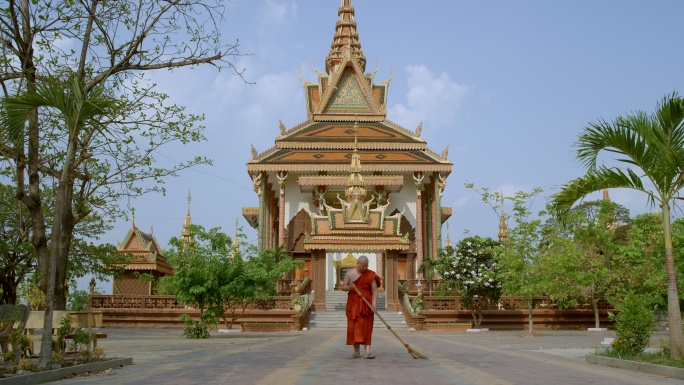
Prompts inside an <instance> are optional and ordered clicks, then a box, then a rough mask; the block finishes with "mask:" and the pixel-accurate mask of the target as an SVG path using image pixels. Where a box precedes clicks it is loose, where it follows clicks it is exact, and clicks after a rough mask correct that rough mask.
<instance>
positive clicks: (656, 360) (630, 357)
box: [596, 349, 684, 368]
mask: <svg viewBox="0 0 684 385" xmlns="http://www.w3.org/2000/svg"><path fill="white" fill-rule="evenodd" d="M596 355H597V356H603V357H610V358H617V359H620V360H627V361H637V362H645V363H648V364H654V365H665V366H672V367H675V368H684V358H678V359H674V360H673V359H671V358H670V357H668V356H665V355H663V354H662V353H661V352H657V353H648V352H643V353H639V354H618V353H617V352H616V351H615V350H612V349H609V350H606V351H597V352H596Z"/></svg>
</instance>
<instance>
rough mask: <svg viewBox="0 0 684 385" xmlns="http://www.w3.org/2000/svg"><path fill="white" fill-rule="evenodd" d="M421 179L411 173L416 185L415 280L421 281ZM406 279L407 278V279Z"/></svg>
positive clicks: (420, 175) (416, 174)
mask: <svg viewBox="0 0 684 385" xmlns="http://www.w3.org/2000/svg"><path fill="white" fill-rule="evenodd" d="M423 178H424V175H423V173H422V172H414V173H413V182H414V183H415V185H416V273H417V274H416V278H417V279H423V274H422V273H420V265H421V264H422V263H423V199H422V194H423ZM407 278H408V277H407Z"/></svg>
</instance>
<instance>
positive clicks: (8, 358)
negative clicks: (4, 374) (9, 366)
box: [2, 350, 17, 362]
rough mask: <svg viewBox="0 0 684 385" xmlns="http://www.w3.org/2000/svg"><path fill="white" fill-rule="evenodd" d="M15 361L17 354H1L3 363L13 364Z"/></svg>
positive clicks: (9, 352) (11, 351)
mask: <svg viewBox="0 0 684 385" xmlns="http://www.w3.org/2000/svg"><path fill="white" fill-rule="evenodd" d="M16 359H17V353H15V352H14V351H13V350H8V351H6V352H4V353H2V360H3V361H5V362H14V361H16Z"/></svg>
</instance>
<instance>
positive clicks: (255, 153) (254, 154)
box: [250, 144, 259, 159]
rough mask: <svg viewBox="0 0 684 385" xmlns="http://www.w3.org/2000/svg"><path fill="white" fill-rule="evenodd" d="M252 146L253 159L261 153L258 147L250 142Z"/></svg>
mask: <svg viewBox="0 0 684 385" xmlns="http://www.w3.org/2000/svg"><path fill="white" fill-rule="evenodd" d="M250 146H252V159H256V158H257V156H259V153H258V152H257V150H256V148H254V145H253V144H250Z"/></svg>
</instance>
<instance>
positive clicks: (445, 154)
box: [442, 144, 449, 159]
mask: <svg viewBox="0 0 684 385" xmlns="http://www.w3.org/2000/svg"><path fill="white" fill-rule="evenodd" d="M447 156H449V145H448V144H447V146H446V148H445V149H444V151H442V158H444V159H446V158H447Z"/></svg>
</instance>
